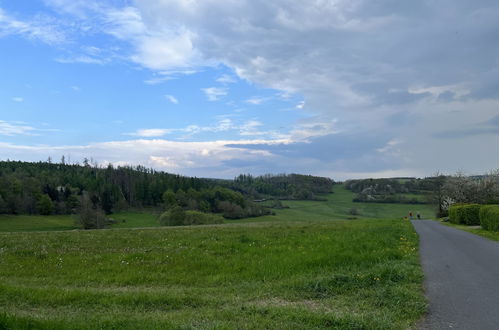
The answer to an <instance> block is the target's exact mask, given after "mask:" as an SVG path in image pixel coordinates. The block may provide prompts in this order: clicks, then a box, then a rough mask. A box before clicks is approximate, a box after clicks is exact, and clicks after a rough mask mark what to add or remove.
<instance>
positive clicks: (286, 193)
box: [226, 174, 334, 200]
mask: <svg viewBox="0 0 499 330" xmlns="http://www.w3.org/2000/svg"><path fill="white" fill-rule="evenodd" d="M226 185H227V186H228V187H229V188H231V189H233V190H235V191H239V192H241V193H242V194H244V195H247V196H252V197H253V198H255V199H265V198H279V199H288V200H290V199H298V200H317V199H320V197H319V195H320V194H328V193H331V192H332V189H333V185H334V181H333V180H331V179H329V178H324V177H317V176H312V175H300V174H289V175H286V174H280V175H271V174H267V175H262V176H257V177H254V176H251V175H249V174H241V175H239V176H238V177H236V178H235V179H234V180H231V181H227V182H226Z"/></svg>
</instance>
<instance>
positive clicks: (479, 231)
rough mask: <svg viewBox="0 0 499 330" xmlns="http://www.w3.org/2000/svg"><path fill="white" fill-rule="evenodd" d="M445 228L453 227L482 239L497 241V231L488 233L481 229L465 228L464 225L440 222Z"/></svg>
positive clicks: (474, 227) (498, 238)
mask: <svg viewBox="0 0 499 330" xmlns="http://www.w3.org/2000/svg"><path fill="white" fill-rule="evenodd" d="M442 223H443V224H445V225H446V226H449V227H453V228H456V229H461V230H465V231H467V232H470V233H472V234H476V235H480V236H483V237H486V238H488V239H491V240H494V241H499V232H498V231H488V230H483V229H482V228H477V227H476V226H471V227H470V226H465V225H458V224H454V223H450V222H442Z"/></svg>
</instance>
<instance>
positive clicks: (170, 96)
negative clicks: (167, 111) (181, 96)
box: [165, 95, 178, 104]
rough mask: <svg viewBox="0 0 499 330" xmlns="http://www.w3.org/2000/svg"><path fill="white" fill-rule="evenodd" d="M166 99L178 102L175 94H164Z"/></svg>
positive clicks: (174, 102)
mask: <svg viewBox="0 0 499 330" xmlns="http://www.w3.org/2000/svg"><path fill="white" fill-rule="evenodd" d="M165 97H166V99H167V100H168V101H170V102H171V103H173V104H178V100H177V98H176V97H175V96H173V95H165Z"/></svg>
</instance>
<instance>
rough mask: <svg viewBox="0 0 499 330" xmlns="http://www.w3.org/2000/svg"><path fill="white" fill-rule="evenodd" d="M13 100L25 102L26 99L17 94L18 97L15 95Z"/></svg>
mask: <svg viewBox="0 0 499 330" xmlns="http://www.w3.org/2000/svg"><path fill="white" fill-rule="evenodd" d="M12 101H14V102H23V101H24V98H22V97H20V96H16V97H13V98H12Z"/></svg>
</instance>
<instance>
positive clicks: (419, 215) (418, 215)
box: [416, 211, 421, 220]
mask: <svg viewBox="0 0 499 330" xmlns="http://www.w3.org/2000/svg"><path fill="white" fill-rule="evenodd" d="M416 216H417V217H418V220H421V214H420V213H419V211H418V212H417V213H416Z"/></svg>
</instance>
